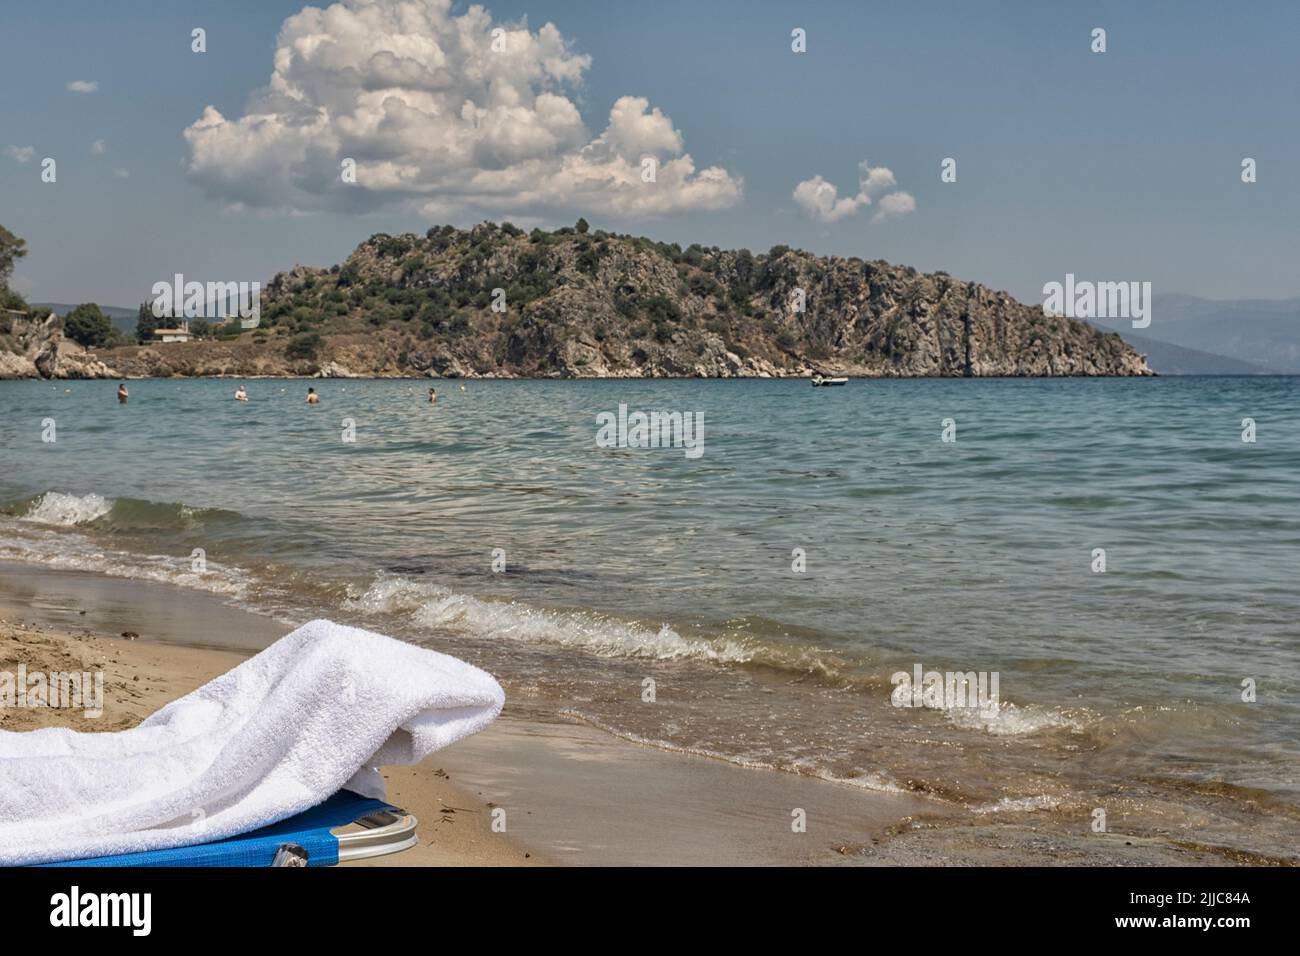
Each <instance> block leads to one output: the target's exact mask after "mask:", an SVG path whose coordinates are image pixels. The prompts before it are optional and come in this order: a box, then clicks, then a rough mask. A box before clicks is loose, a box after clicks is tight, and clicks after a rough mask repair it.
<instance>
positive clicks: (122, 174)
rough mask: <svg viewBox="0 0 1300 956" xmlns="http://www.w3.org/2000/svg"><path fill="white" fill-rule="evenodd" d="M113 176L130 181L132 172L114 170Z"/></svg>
mask: <svg viewBox="0 0 1300 956" xmlns="http://www.w3.org/2000/svg"><path fill="white" fill-rule="evenodd" d="M113 175H114V176H116V177H117V178H118V179H128V178H129V177H130V175H131V172H130V170H127V169H115V170H113Z"/></svg>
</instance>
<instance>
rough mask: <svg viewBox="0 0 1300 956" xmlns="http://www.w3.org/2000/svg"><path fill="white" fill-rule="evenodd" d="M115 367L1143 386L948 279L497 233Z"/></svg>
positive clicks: (320, 281) (360, 267)
mask: <svg viewBox="0 0 1300 956" xmlns="http://www.w3.org/2000/svg"><path fill="white" fill-rule="evenodd" d="M580 226H581V224H580ZM107 356H108V361H110V362H111V363H112V364H114V365H115V367H117V368H119V369H120V370H121V371H123V372H125V373H127V374H132V375H167V374H179V375H193V374H207V375H211V374H225V375H237V376H241V375H291V374H323V375H350V374H355V375H430V376H531V377H566V378H569V377H572V378H581V377H601V378H608V377H670V376H706V377H722V378H729V377H740V376H759V377H779V376H799V375H809V374H811V373H812V372H813V371H818V370H820V371H826V372H835V373H842V374H847V375H860V376H990V375H1010V376H1050V375H1150V374H1152V373H1151V370H1150V369H1149V368H1148V367H1147V364H1146V361H1145V359H1144V358H1143V357H1142V356H1141V355H1139V354H1138V353H1136V352H1135V351H1133V349H1132V348H1131V347H1129V346H1128V345H1126V344H1125V343H1124V342H1123V341H1122V340H1121V339H1120V337H1119V336H1118V335H1117V334H1114V333H1105V332H1101V331H1099V330H1097V329H1094V328H1092V327H1091V326H1089V325H1087V324H1086V323H1084V322H1079V321H1075V320H1072V319H1066V318H1052V317H1048V316H1045V315H1044V314H1043V312H1042V309H1041V308H1038V307H1036V306H1028V305H1024V304H1021V303H1019V302H1016V301H1015V300H1014V299H1012V298H1011V297H1010V296H1009V295H1007V294H1006V293H1004V292H995V291H993V290H991V289H988V288H986V287H984V286H982V285H979V284H978V283H975V282H963V281H959V280H957V279H954V278H952V277H950V276H948V275H947V274H945V273H933V274H925V273H919V272H917V271H916V270H914V269H910V268H907V267H903V266H894V265H890V264H889V263H886V262H882V261H863V260H861V259H854V258H841V257H837V256H831V257H818V256H814V255H811V254H809V253H806V252H801V251H797V250H792V249H788V248H785V247H782V246H778V247H775V248H774V249H772V250H771V251H770V252H769V253H767V254H765V255H753V254H751V253H750V252H748V251H747V250H743V249H742V250H738V251H730V250H721V249H717V248H706V247H701V246H691V247H689V248H687V249H685V250H683V249H681V248H679V247H678V246H676V245H668V244H663V243H656V242H652V241H651V240H648V239H644V238H636V237H632V236H623V235H614V234H609V233H605V232H600V231H596V232H591V233H587V232H585V231H580V230H579V229H561V230H558V231H557V232H552V233H547V232H542V231H541V230H534V231H533V232H532V233H531V234H525V233H524V232H522V231H521V230H519V229H516V228H514V227H513V226H510V225H508V224H506V225H503V226H496V225H493V224H491V223H484V224H482V225H479V226H475V227H474V228H473V229H469V230H458V229H455V228H453V227H451V226H442V227H434V228H433V229H430V230H429V232H428V233H427V234H426V235H424V236H418V235H413V234H408V235H403V236H389V235H377V236H372V237H371V238H370V239H368V240H367V241H366V242H364V243H362V244H361V245H360V246H359V247H358V248H357V249H356V251H354V252H353V253H352V255H351V256H349V257H348V259H347V261H346V262H344V263H342V264H341V265H338V266H334V267H333V268H330V269H312V268H306V267H301V266H299V267H296V268H294V269H293V270H291V271H290V272H285V273H281V274H279V275H277V276H276V277H275V278H274V279H273V280H272V281H271V282H270V283H269V284H268V287H267V289H266V290H265V291H264V293H263V301H262V325H261V327H260V328H258V329H257V330H255V331H254V332H253V333H251V334H245V335H244V336H243V337H241V338H240V339H239V340H238V341H235V342H202V343H191V344H189V345H161V346H151V347H149V348H145V349H136V350H121V349H119V350H115V351H114V352H112V353H107Z"/></svg>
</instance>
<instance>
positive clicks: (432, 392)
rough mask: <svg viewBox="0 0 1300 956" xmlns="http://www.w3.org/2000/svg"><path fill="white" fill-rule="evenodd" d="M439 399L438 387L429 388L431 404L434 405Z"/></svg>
mask: <svg viewBox="0 0 1300 956" xmlns="http://www.w3.org/2000/svg"><path fill="white" fill-rule="evenodd" d="M437 400H438V390H437V389H436V388H431V389H429V404H430V405H432V404H433V403H434V402H436V401H437Z"/></svg>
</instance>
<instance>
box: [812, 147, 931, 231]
mask: <svg viewBox="0 0 1300 956" xmlns="http://www.w3.org/2000/svg"><path fill="white" fill-rule="evenodd" d="M897 185H898V181H897V180H896V179H895V178H894V174H893V172H892V171H891V170H889V169H887V168H886V167H884V166H874V167H873V166H872V165H871V164H870V163H868V162H867V161H866V160H863V161H862V162H861V163H859V164H858V192H857V194H856V195H853V196H840V194H839V189H837V188H836V186H835V184H834V183H830V182H827V181H826V180H825V179H823V178H822V177H821V176H820V175H817V176H813V178H812V179H805V180H804V181H803V182H801V183H799V185H797V186H795V187H794V193H793V199H794V201H795V204H796V205H798V206H799V208H800V209H802V210H803V211H804V212H805V213H807V214H808V216H809V217H810V218H812V219H816V220H817V221H818V222H836V221H838V220H840V219H843V218H845V217H846V216H852V215H853V214H855V213H856V212H858V211H859V210H860V209H864V208H866V207H867V206H870V205H871V204H872V202H873V201H874V200H875V199H876V198H877V197H880V199H879V205H878V206H877V212H876V214H875V215H874V216H872V217H871V221H872V222H882V221H884V220H885V219H889V218H897V217H898V216H902V215H906V214H907V213H909V212H913V211H914V210H915V209H916V200H915V199H913V198H912V196H911V195H909V194H908V193H905V192H901V191H895V192H889V190H892V189H894V187H895V186H897ZM882 194H883V195H882Z"/></svg>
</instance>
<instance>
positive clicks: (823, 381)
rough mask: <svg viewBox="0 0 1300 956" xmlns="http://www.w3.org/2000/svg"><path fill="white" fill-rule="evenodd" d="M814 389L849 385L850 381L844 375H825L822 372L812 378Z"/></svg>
mask: <svg viewBox="0 0 1300 956" xmlns="http://www.w3.org/2000/svg"><path fill="white" fill-rule="evenodd" d="M812 383H813V388H821V387H823V386H825V385H847V384H848V383H849V380H848V378H847V377H846V376H844V375H823V374H821V373H820V372H818V373H817V374H815V375H814V376H813V377H812Z"/></svg>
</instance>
